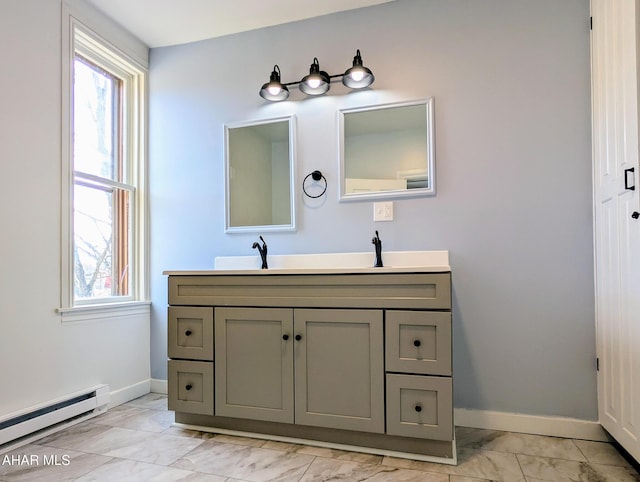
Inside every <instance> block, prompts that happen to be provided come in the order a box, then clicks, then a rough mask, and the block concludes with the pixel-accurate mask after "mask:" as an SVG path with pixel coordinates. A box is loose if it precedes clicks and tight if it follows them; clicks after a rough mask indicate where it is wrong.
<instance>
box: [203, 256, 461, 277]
mask: <svg viewBox="0 0 640 482" xmlns="http://www.w3.org/2000/svg"><path fill="white" fill-rule="evenodd" d="M374 261H375V253H374V252H373V251H372V252H361V253H322V254H286V255H269V256H268V264H269V269H268V270H260V264H261V261H260V256H258V254H257V253H256V255H253V256H218V257H216V259H215V271H246V270H258V271H263V272H265V274H266V272H269V271H271V272H273V271H274V270H278V271H279V272H282V271H287V272H308V271H313V272H359V271H372V272H378V271H387V272H393V271H450V266H449V252H448V251H389V252H383V253H382V261H383V263H384V267H382V268H374V266H373V265H374Z"/></svg>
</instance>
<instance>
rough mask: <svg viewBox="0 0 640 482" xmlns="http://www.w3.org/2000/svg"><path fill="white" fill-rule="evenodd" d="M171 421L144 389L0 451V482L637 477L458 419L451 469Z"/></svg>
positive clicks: (162, 400) (532, 438)
mask: <svg viewBox="0 0 640 482" xmlns="http://www.w3.org/2000/svg"><path fill="white" fill-rule="evenodd" d="M172 423H173V412H171V411H169V410H167V399H166V396H164V395H158V394H153V393H150V394H148V395H145V396H143V397H141V398H138V399H136V400H133V401H131V402H129V403H126V404H124V405H120V406H118V407H115V408H113V409H111V410H109V411H108V412H107V413H105V414H102V415H100V416H98V417H95V418H93V419H91V420H88V421H85V422H82V423H80V424H78V425H75V426H73V427H70V428H68V429H66V430H64V431H61V432H58V433H56V434H53V435H50V436H48V437H45V438H43V439H40V440H37V441H36V442H34V443H32V444H30V445H26V446H23V447H20V448H19V449H16V450H14V451H13V452H10V453H8V454H4V455H0V481H7V482H8V481H37V482H55V481H71V480H75V481H109V482H111V481H113V482H123V481H133V482H147V481H162V482H164V481H167V482H169V481H187V482H263V481H282V482H311V481H370V482H387V481H403V482H414V481H415V482H418V481H420V482H482V481H488V480H496V481H508V482H511V481H523V482H539V481H558V482H561V481H562V482H564V481H567V482H570V481H571V482H573V481H576V482H600V481H602V482H609V481H620V482H640V473H638V472H637V471H636V470H635V469H634V468H633V467H632V466H631V465H630V464H629V463H628V462H627V461H626V460H625V459H624V458H623V457H622V456H621V455H620V454H619V453H618V452H617V451H616V450H615V448H614V447H613V446H612V445H610V444H608V443H603V442H590V441H584V440H571V439H561V438H554V437H543V436H538V435H526V434H518V433H511V432H497V431H492V430H479V429H470V428H464V427H458V428H457V429H456V437H457V441H458V458H459V464H458V466H455V467H454V466H450V465H443V464H434V463H427V462H418V461H412V460H406V459H399V458H393V457H383V456H378V455H367V454H361V453H354V452H345V451H341V450H331V449H326V448H319V447H311V446H305V445H296V444H290V443H282V442H274V441H265V440H258V439H253V438H243V437H231V436H227V435H216V434H211V433H205V432H197V431H191V430H184V429H181V428H178V427H172V426H171V425H172ZM7 457H9V458H7Z"/></svg>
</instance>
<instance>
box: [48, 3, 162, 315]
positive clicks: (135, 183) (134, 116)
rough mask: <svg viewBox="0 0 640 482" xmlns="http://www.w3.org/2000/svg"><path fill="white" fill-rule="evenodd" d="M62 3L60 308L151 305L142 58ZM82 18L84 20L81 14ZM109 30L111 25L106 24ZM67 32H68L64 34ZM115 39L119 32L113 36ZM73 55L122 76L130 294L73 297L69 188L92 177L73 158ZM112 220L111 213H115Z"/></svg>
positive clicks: (72, 310) (120, 184)
mask: <svg viewBox="0 0 640 482" xmlns="http://www.w3.org/2000/svg"><path fill="white" fill-rule="evenodd" d="M64 7H65V5H63V49H62V53H63V55H62V82H61V85H62V162H61V164H62V186H61V187H62V192H61V248H62V250H61V251H62V253H61V281H62V282H61V296H60V298H61V299H60V307H59V308H58V310H57V311H58V312H61V313H62V314H63V315H64V313H69V312H70V313H74V314H77V313H78V312H82V311H96V310H101V309H106V310H109V311H110V312H111V311H113V309H114V308H115V309H120V308H123V309H127V307H132V306H133V307H134V308H135V307H136V306H137V305H140V304H149V301H148V299H149V289H148V278H149V276H148V265H149V262H148V254H147V253H148V249H147V247H148V235H147V233H148V227H147V223H148V221H147V219H148V216H147V189H146V147H147V142H146V118H147V116H146V105H147V98H146V96H147V73H148V67H147V64H146V61H145V60H143V61H141V60H140V59H138V58H137V57H136V56H132V55H129V54H128V53H127V52H125V49H122V48H119V47H117V46H116V45H115V44H114V42H111V41H109V40H107V39H106V38H105V36H103V35H100V34H99V33H97V32H96V30H95V29H93V28H90V27H89V26H88V25H87V24H86V22H84V21H81V20H80V19H79V18H76V15H74V13H73V12H71V11H69V10H65V8H64ZM83 20H85V19H83ZM107 30H109V28H107ZM103 31H104V29H103ZM65 32H66V33H65ZM114 38H116V39H117V38H118V35H114ZM76 54H79V55H80V56H81V57H83V58H84V59H86V60H88V61H90V62H91V63H93V64H95V65H96V66H97V67H99V68H101V69H104V70H105V71H107V72H109V73H110V74H112V75H114V76H116V77H117V78H119V79H122V93H121V102H122V106H121V108H122V131H121V133H120V135H121V141H120V146H119V148H120V149H121V150H122V153H121V155H122V156H124V157H125V159H124V161H123V165H124V168H125V172H123V173H122V181H124V182H119V181H111V182H113V183H114V186H116V187H117V188H125V189H126V190H127V191H129V192H130V196H131V198H130V202H131V205H132V209H131V210H130V211H131V220H130V226H131V232H130V233H129V235H130V243H131V249H130V256H131V259H130V268H129V272H128V275H129V284H130V287H129V295H127V296H109V297H102V298H90V299H76V298H75V296H74V258H73V244H74V204H73V197H74V195H73V192H74V188H75V185H76V181H77V180H81V181H82V180H89V181H90V182H91V181H92V180H91V176H90V175H88V174H81V175H80V176H78V175H77V173H76V172H75V170H74V161H73V155H74V153H73V150H74V144H73V125H74V119H73V115H74V114H73V91H74V75H73V74H74V63H75V57H76ZM114 220H115V218H114Z"/></svg>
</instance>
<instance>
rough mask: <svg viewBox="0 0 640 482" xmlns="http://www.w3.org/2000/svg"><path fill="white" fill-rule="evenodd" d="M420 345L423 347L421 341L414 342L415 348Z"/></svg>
mask: <svg viewBox="0 0 640 482" xmlns="http://www.w3.org/2000/svg"><path fill="white" fill-rule="evenodd" d="M420 345H422V343H420V340H413V346H415V347H416V348H417V347H419V346H420Z"/></svg>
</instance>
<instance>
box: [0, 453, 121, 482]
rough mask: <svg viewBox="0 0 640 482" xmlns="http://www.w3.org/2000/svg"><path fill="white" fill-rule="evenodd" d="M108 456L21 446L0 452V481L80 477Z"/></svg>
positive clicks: (38, 480) (50, 481)
mask: <svg viewBox="0 0 640 482" xmlns="http://www.w3.org/2000/svg"><path fill="white" fill-rule="evenodd" d="M110 460H111V458H110V457H104V456H102V455H93V454H85V453H82V452H76V451H73V450H66V449H58V448H55V447H46V446H43V445H24V446H22V447H20V448H17V449H15V450H12V451H11V452H8V453H6V454H2V455H0V480H3V481H9V482H13V481H24V482H29V481H34V482H42V481H44V480H46V481H47V482H55V481H62V480H69V479H74V478H76V477H80V476H82V475H84V474H86V473H88V472H90V471H92V470H94V469H95V468H97V467H99V466H101V465H103V464H105V463H107V462H109V461H110Z"/></svg>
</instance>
